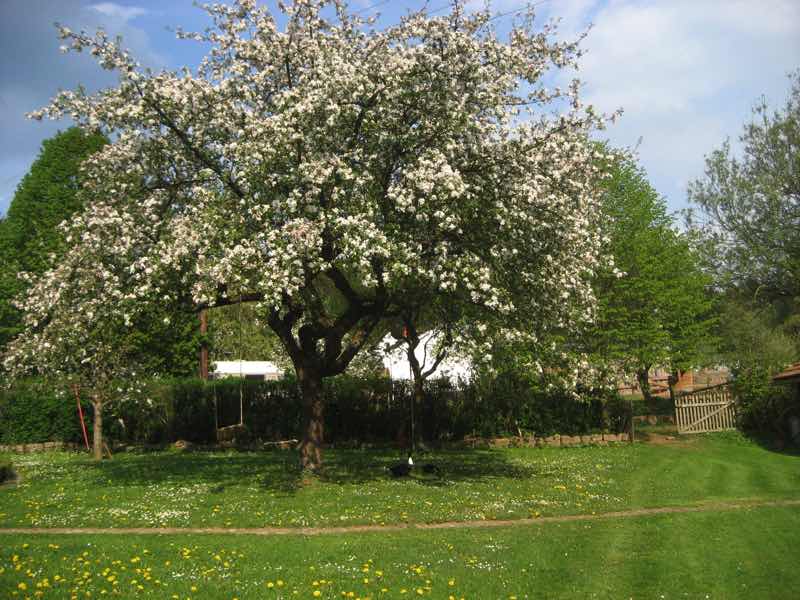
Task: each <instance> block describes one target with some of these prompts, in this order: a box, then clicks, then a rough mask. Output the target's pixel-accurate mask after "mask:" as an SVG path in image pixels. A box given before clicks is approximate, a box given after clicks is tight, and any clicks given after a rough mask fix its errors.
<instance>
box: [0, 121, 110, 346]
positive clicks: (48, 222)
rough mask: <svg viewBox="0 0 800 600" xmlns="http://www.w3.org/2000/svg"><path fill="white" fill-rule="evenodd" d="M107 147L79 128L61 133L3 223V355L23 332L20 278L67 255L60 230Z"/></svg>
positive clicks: (33, 170)
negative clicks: (95, 158) (87, 172)
mask: <svg viewBox="0 0 800 600" xmlns="http://www.w3.org/2000/svg"><path fill="white" fill-rule="evenodd" d="M107 143H108V140H107V138H106V137H105V136H104V135H102V134H101V133H99V132H96V131H84V130H82V129H79V128H78V127H71V128H70V129H68V130H66V131H63V132H60V133H57V134H56V135H55V136H53V137H52V138H50V139H47V140H45V141H44V142H42V149H41V151H40V153H39V156H38V158H37V159H36V160H35V161H34V163H33V165H31V169H30V171H29V172H28V173H27V174H26V175H25V177H23V179H22V181H21V182H20V184H19V186H18V187H17V191H16V192H15V193H14V197H13V198H12V200H11V204H10V205H9V207H8V213H7V214H6V216H5V217H4V218H3V219H2V220H0V350H2V348H3V347H4V346H5V345H6V344H7V343H8V341H9V340H10V339H11V338H12V337H14V335H16V334H17V333H19V331H20V329H21V327H20V325H21V314H20V312H19V311H18V310H17V309H16V308H15V307H14V305H13V300H14V298H16V297H18V296H20V294H22V293H23V291H24V285H23V282H22V281H21V280H20V279H19V277H18V274H19V273H20V272H26V273H35V274H41V273H43V272H44V271H45V270H46V269H48V268H49V267H51V266H52V265H53V257H54V256H56V255H58V254H60V253H62V252H63V251H64V240H63V237H62V235H61V233H60V232H59V230H58V228H57V225H58V224H59V223H61V222H62V221H65V220H67V219H69V218H70V217H72V215H73V214H75V213H76V212H77V211H78V210H79V209H80V208H81V201H80V199H79V198H78V190H79V189H80V184H81V182H80V176H79V173H78V170H79V167H80V164H81V163H82V162H83V161H84V160H85V159H86V158H87V157H88V156H90V155H91V154H93V153H95V152H97V151H98V150H100V149H101V148H102V147H103V146H105V145H106V144H107Z"/></svg>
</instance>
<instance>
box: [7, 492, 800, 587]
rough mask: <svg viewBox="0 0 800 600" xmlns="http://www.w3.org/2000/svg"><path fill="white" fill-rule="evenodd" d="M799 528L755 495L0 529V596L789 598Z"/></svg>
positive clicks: (795, 577)
mask: <svg viewBox="0 0 800 600" xmlns="http://www.w3.org/2000/svg"><path fill="white" fill-rule="evenodd" d="M798 531H800V508H766V507H762V508H757V509H748V510H741V511H732V512H723V513H693V514H672V515H658V516H650V517H636V518H628V519H609V520H602V521H594V522H571V523H552V522H550V523H541V524H534V525H524V526H520V527H504V528H496V529H481V530H478V529H472V530H465V529H451V530H437V531H413V530H409V531H402V532H393V533H387V532H383V533H361V534H348V535H344V536H333V535H326V536H318V537H311V538H305V537H302V536H288V537H280V538H265V537H258V536H252V535H244V536H219V535H206V536H203V535H195V536H189V535H180V536H138V537H137V536H126V537H125V538H124V541H123V540H122V539H121V538H120V537H119V536H53V535H50V536H42V537H40V536H30V537H29V538H27V539H24V540H23V539H19V538H14V537H11V536H8V535H5V536H4V535H0V590H6V593H5V594H2V595H0V597H10V598H25V597H30V598H35V597H36V596H34V593H35V592H36V591H40V592H44V593H43V594H42V597H45V598H47V597H51V598H70V597H75V598H81V599H84V598H103V597H121V598H165V599H169V598H180V599H181V600H184V599H186V598H192V599H217V598H219V599H222V598H225V599H227V600H231V599H232V598H240V599H242V600H244V599H249V598H252V599H256V598H258V599H261V598H266V599H271V598H275V599H278V598H309V599H313V598H329V599H332V598H343V597H344V598H348V597H351V598H362V599H366V598H371V599H379V598H401V599H402V598H416V597H419V596H424V597H430V598H443V599H447V598H449V597H451V596H452V597H454V598H468V599H476V600H483V599H495V598H506V599H507V598H512V597H516V598H520V599H521V598H569V599H573V598H610V599H611V598H613V599H618V598H636V599H649V598H653V599H661V598H668V599H673V598H675V599H685V598H698V599H705V598H713V599H732V598H747V599H759V598H765V599H773V598H774V599H786V598H792V597H797V596H796V591H797V590H798V589H800V569H797V559H798V557H800V551H798V545H797V532H798ZM20 584H22V585H23V586H24V588H25V589H21V588H20V587H19V586H20ZM37 584H38V586H40V587H38V588H37ZM791 590H795V591H794V592H792V591H791ZM317 591H318V592H319V594H318V595H316V596H315V592H317ZM15 594H16V595H15Z"/></svg>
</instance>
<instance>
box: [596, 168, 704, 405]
mask: <svg viewBox="0 0 800 600" xmlns="http://www.w3.org/2000/svg"><path fill="white" fill-rule="evenodd" d="M603 214H604V216H605V219H604V223H605V224H606V226H605V228H604V230H605V233H606V235H607V240H608V245H607V250H608V251H609V252H610V253H611V254H612V255H613V256H614V262H615V268H614V269H613V270H606V271H604V272H603V273H601V276H600V277H599V278H598V279H597V296H598V317H597V323H596V329H595V330H594V332H593V335H592V339H593V342H594V344H595V351H596V353H597V357H598V360H600V361H610V362H611V363H616V364H617V365H618V366H619V367H621V368H622V370H623V372H626V373H635V374H636V375H637V378H638V380H639V383H640V386H641V387H642V390H643V392H644V393H645V395H647V394H649V385H648V384H649V380H648V372H649V370H650V368H651V367H653V366H665V367H669V368H670V369H671V370H673V371H678V370H685V369H687V368H691V367H696V366H699V365H700V364H701V363H702V362H703V360H704V359H705V358H706V357H708V356H710V354H709V351H710V350H711V349H712V346H711V345H710V343H709V334H710V331H711V329H712V326H713V322H714V321H713V318H712V297H711V295H710V288H711V279H710V278H709V276H708V275H707V274H705V273H704V272H703V271H702V270H701V268H700V260H699V256H698V254H697V252H696V250H695V248H694V247H693V245H692V244H691V243H690V239H689V237H688V236H686V235H685V234H682V233H679V232H678V231H677V230H675V229H674V220H673V218H672V217H671V216H670V215H669V214H668V213H667V206H666V202H665V200H664V199H663V198H662V197H661V196H659V195H658V192H656V190H655V189H654V188H653V187H652V185H650V183H649V182H648V180H647V176H646V174H645V172H644V171H643V170H642V169H641V168H640V167H639V166H638V165H637V164H636V163H635V162H634V161H633V160H632V159H620V160H618V161H617V162H616V163H615V164H614V167H613V169H612V176H611V178H610V179H608V180H607V182H606V186H605V189H604V194H603Z"/></svg>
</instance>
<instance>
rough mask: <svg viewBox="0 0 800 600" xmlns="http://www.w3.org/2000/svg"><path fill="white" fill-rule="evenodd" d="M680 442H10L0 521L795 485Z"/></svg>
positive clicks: (718, 494)
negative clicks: (430, 446)
mask: <svg viewBox="0 0 800 600" xmlns="http://www.w3.org/2000/svg"><path fill="white" fill-rule="evenodd" d="M684 440H685V443H684V444H682V445H668V446H653V445H647V444H636V445H634V446H630V445H627V444H623V445H619V446H608V447H594V448H563V449H560V448H544V449H528V448H520V449H507V450H465V451H449V452H442V453H437V454H433V455H431V456H430V457H429V459H425V460H431V461H433V462H436V463H437V464H438V465H439V466H440V467H441V469H442V471H443V473H444V475H443V477H441V478H438V477H415V478H412V479H400V480H393V479H391V478H389V477H388V476H387V474H386V472H385V470H384V467H385V466H386V465H389V464H392V463H393V462H395V461H397V460H398V458H399V457H398V456H397V454H396V453H392V452H378V451H343V450H339V451H329V452H327V453H326V456H325V460H326V465H327V466H326V470H325V474H324V475H323V476H322V477H320V478H319V479H315V480H313V481H311V482H303V481H301V479H300V474H299V473H298V471H297V469H296V466H295V465H296V461H297V459H296V455H295V454H294V453H292V452H287V451H273V452H262V453H255V452H253V453H247V452H235V451H230V452H180V451H167V452H151V453H128V454H118V455H116V456H115V457H114V459H113V460H110V461H104V462H102V463H95V462H93V461H91V460H89V458H88V457H87V456H86V455H84V454H69V453H53V454H29V455H13V456H11V460H12V461H13V463H14V466H15V469H16V470H17V471H18V472H19V474H20V476H21V482H20V483H19V485H18V486H16V487H9V488H3V489H2V490H0V528H2V527H13V526H36V527H69V526H75V527H80V526H98V527H133V526H175V527H188V526H201V527H208V526H213V527H226V526H231V527H262V526H290V527H291V526H331V525H336V526H341V525H355V524H391V523H398V522H412V523H413V522H437V521H451V520H454V521H462V520H483V519H513V518H522V517H529V516H531V515H536V514H537V513H538V514H539V515H542V516H550V515H562V514H580V513H591V512H603V511H614V510H624V509H629V508H641V507H656V506H673V505H686V504H695V503H704V502H714V501H726V500H736V499H781V498H800V468H798V467H800V457H798V456H791V455H787V454H779V453H774V452H770V451H768V450H766V449H763V448H761V447H759V446H757V445H755V444H753V443H751V442H749V441H747V440H745V439H744V438H741V437H740V436H738V434H725V435H709V436H703V437H699V438H698V437H694V438H681V441H682V442H684Z"/></svg>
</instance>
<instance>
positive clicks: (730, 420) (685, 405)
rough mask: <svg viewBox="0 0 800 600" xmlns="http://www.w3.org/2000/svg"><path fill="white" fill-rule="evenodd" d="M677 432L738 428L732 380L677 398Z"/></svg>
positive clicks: (702, 431) (680, 395) (704, 431)
mask: <svg viewBox="0 0 800 600" xmlns="http://www.w3.org/2000/svg"><path fill="white" fill-rule="evenodd" d="M675 422H676V423H677V425H678V433H706V432H708V431H725V430H728V429H735V428H736V411H735V406H734V399H733V392H732V391H731V386H730V384H727V383H723V384H720V385H713V386H711V387H707V388H703V389H701V390H695V391H693V392H687V393H685V394H679V395H678V396H677V397H676V398H675Z"/></svg>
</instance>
